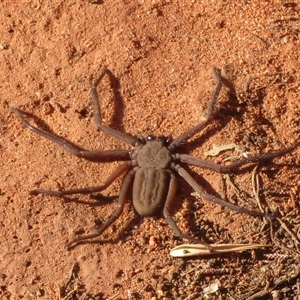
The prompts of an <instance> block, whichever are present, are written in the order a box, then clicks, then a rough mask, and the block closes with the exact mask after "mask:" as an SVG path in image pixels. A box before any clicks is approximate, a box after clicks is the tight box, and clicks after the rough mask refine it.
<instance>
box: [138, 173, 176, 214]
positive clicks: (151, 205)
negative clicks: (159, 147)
mask: <svg viewBox="0 0 300 300" xmlns="http://www.w3.org/2000/svg"><path fill="white" fill-rule="evenodd" d="M169 182H170V173H169V172H168V171H167V170H164V169H156V168H140V169H138V170H137V171H136V174H135V178H134V181H133V190H132V203H133V206H134V208H135V209H136V211H137V213H138V214H139V215H141V216H153V215H155V214H156V213H157V212H158V210H159V209H160V208H161V207H162V206H163V205H164V202H165V200H166V197H167V193H168V187H169Z"/></svg>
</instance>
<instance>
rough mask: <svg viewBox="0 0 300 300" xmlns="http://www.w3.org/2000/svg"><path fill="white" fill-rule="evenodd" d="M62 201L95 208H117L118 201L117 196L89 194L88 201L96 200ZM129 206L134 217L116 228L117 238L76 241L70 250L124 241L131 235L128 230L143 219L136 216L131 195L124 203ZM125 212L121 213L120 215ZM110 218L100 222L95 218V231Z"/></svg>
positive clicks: (69, 199)
mask: <svg viewBox="0 0 300 300" xmlns="http://www.w3.org/2000/svg"><path fill="white" fill-rule="evenodd" d="M61 198H63V199H64V201H65V202H66V203H68V202H75V203H79V204H83V205H89V206H90V207H97V206H103V205H108V204H112V205H114V206H117V200H118V196H103V195H102V194H95V195H93V194H91V195H89V198H90V199H94V200H96V201H95V202H91V201H84V200H80V199H78V198H79V197H75V198H71V197H68V196H63V197H61ZM126 202H127V203H128V205H129V209H130V211H131V210H133V211H134V215H133V218H131V219H130V220H129V221H128V222H127V223H126V224H122V226H121V227H120V228H119V227H118V228H117V229H116V230H114V232H115V231H117V232H118V233H117V236H116V237H114V238H113V239H107V238H106V239H102V235H100V236H99V237H96V238H95V239H91V240H89V239H87V240H83V241H78V242H76V243H75V244H74V245H72V246H71V247H70V249H72V248H75V247H76V246H77V245H82V244H111V243H117V242H119V241H125V240H126V239H127V238H128V237H129V236H131V235H132V230H130V229H131V228H133V227H134V226H136V225H138V224H140V223H141V222H142V220H143V217H141V216H140V218H139V215H138V214H137V212H136V211H135V210H134V207H133V204H132V200H131V195H129V196H128V199H127V201H126ZM113 213H114V210H113V212H112V214H113ZM124 213H125V212H123V213H122V215H123V214H124ZM109 217H110V216H107V217H105V216H104V217H103V219H102V220H100V219H98V218H96V219H95V220H94V223H95V229H96V230H97V229H98V228H100V227H101V225H103V224H104V223H105V222H106V221H107V220H108V218H109ZM114 226H115V224H114V223H113V224H112V225H111V226H110V228H111V227H112V228H113V227H114Z"/></svg>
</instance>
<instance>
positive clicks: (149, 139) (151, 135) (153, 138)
mask: <svg viewBox="0 0 300 300" xmlns="http://www.w3.org/2000/svg"><path fill="white" fill-rule="evenodd" d="M155 139H156V138H155V136H154V135H153V134H149V135H148V136H147V141H152V140H155Z"/></svg>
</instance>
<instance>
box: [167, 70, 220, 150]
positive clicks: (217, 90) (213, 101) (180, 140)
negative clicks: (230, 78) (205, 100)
mask: <svg viewBox="0 0 300 300" xmlns="http://www.w3.org/2000/svg"><path fill="white" fill-rule="evenodd" d="M213 74H214V75H215V78H216V80H217V85H216V87H215V91H214V93H213V95H212V97H211V99H210V101H209V104H208V108H207V114H206V117H205V119H204V120H203V121H202V122H200V123H199V124H197V125H196V126H194V127H193V128H191V129H190V130H188V131H186V132H185V133H183V134H182V135H180V136H179V137H177V138H176V139H175V140H174V141H173V142H172V143H171V144H170V146H169V149H170V150H174V149H175V148H177V147H179V146H180V145H182V144H184V143H186V141H187V140H188V139H190V138H191V137H193V136H194V135H195V134H196V133H197V132H199V131H200V130H202V129H203V128H205V127H206V125H208V123H209V122H210V121H211V119H212V117H213V112H214V108H215V105H216V103H217V101H218V97H219V94H220V91H221V88H222V77H221V76H220V74H219V72H218V71H217V69H216V68H215V67H214V68H213Z"/></svg>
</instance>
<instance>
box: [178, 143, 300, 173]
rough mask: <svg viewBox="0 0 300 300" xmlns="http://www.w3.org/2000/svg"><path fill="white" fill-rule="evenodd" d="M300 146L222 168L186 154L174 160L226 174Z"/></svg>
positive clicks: (253, 157)
mask: <svg viewBox="0 0 300 300" xmlns="http://www.w3.org/2000/svg"><path fill="white" fill-rule="evenodd" d="M299 146H300V141H298V142H297V143H295V144H294V145H292V146H290V147H288V148H285V149H282V150H279V151H274V152H271V153H265V154H260V155H255V156H252V157H251V156H250V157H248V158H243V159H241V160H238V161H236V162H233V163H231V164H230V165H227V166H222V165H220V164H214V163H212V162H209V161H206V160H203V159H200V158H196V157H193V156H190V155H187V154H179V155H178V156H177V157H176V158H179V159H180V161H181V162H183V163H186V164H191V165H193V166H198V167H202V168H204V169H209V170H213V171H216V172H219V173H226V172H230V171H233V170H235V169H237V168H238V167H241V166H243V165H246V164H249V163H255V162H260V161H264V160H271V159H273V158H275V157H279V156H283V155H285V154H287V153H290V152H292V151H293V150H294V149H296V148H297V147H299Z"/></svg>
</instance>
